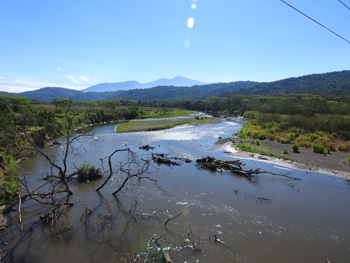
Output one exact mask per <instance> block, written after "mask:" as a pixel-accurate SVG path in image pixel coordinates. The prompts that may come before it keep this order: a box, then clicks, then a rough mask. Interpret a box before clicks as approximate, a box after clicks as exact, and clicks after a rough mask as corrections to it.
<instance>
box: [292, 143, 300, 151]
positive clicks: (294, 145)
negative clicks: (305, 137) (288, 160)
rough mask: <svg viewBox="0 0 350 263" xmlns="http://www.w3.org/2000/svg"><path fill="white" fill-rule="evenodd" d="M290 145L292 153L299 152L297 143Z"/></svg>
mask: <svg viewBox="0 0 350 263" xmlns="http://www.w3.org/2000/svg"><path fill="white" fill-rule="evenodd" d="M290 147H291V148H292V150H293V153H298V152H299V144H297V143H293V144H292V145H291V146H290Z"/></svg>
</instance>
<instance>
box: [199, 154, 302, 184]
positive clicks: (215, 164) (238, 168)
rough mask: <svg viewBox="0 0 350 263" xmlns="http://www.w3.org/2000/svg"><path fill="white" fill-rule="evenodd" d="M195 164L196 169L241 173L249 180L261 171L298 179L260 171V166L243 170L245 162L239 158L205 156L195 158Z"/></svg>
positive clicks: (294, 178)
mask: <svg viewBox="0 0 350 263" xmlns="http://www.w3.org/2000/svg"><path fill="white" fill-rule="evenodd" d="M196 162H197V165H196V167H197V168H198V169H208V170H211V171H228V172H231V173H234V174H237V175H241V176H244V177H246V178H247V179H249V180H253V178H252V177H253V175H257V174H261V173H269V174H272V175H280V176H284V177H287V178H289V179H293V180H300V178H296V177H292V176H288V175H285V174H275V173H272V172H267V171H260V168H256V169H254V170H253V169H250V170H243V169H242V166H244V165H245V164H244V163H242V162H241V161H240V160H232V161H225V160H216V159H215V158H214V157H211V156H207V157H204V158H201V159H197V161H196Z"/></svg>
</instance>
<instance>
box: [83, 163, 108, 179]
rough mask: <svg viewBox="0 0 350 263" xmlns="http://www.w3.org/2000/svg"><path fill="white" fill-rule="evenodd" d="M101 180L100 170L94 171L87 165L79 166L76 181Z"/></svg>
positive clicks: (91, 166)
mask: <svg viewBox="0 0 350 263" xmlns="http://www.w3.org/2000/svg"><path fill="white" fill-rule="evenodd" d="M100 178H102V174H101V171H100V169H98V168H97V169H96V168H95V166H94V165H89V164H87V163H83V164H81V166H80V167H79V168H78V181H79V182H86V181H93V180H97V179H100Z"/></svg>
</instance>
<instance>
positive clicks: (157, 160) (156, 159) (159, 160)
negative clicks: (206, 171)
mask: <svg viewBox="0 0 350 263" xmlns="http://www.w3.org/2000/svg"><path fill="white" fill-rule="evenodd" d="M152 160H153V161H154V162H155V163H157V164H168V165H181V163H179V162H174V161H172V160H170V159H169V158H166V157H164V158H160V157H157V156H156V154H154V153H152Z"/></svg>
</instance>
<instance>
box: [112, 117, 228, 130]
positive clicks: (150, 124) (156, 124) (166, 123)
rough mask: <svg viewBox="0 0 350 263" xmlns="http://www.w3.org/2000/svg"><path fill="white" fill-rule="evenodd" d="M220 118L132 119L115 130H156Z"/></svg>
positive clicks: (209, 121) (202, 123)
mask: <svg viewBox="0 0 350 263" xmlns="http://www.w3.org/2000/svg"><path fill="white" fill-rule="evenodd" d="M220 120H221V118H207V117H198V116H196V117H194V118H186V119H184V118H181V119H167V120H154V121H132V122H128V123H123V124H120V125H118V126H117V129H116V131H117V132H135V131H156V130H165V129H170V128H174V127H176V126H179V125H185V124H188V125H194V126H197V125H205V124H211V123H216V122H218V121H220Z"/></svg>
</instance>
